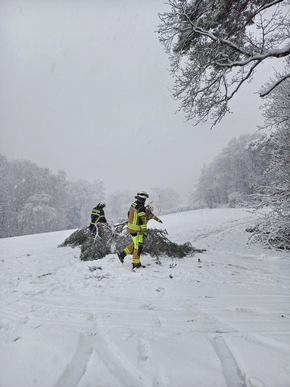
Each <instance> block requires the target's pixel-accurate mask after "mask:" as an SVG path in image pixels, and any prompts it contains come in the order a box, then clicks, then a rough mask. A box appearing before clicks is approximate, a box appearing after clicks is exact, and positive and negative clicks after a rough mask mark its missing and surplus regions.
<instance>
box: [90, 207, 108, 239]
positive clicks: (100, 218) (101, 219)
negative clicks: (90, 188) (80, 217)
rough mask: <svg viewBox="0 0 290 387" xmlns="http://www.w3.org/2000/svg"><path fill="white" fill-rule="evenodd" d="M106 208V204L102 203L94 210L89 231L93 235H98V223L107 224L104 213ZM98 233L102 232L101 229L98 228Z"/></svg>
mask: <svg viewBox="0 0 290 387" xmlns="http://www.w3.org/2000/svg"><path fill="white" fill-rule="evenodd" d="M105 207H106V202H105V201H101V202H100V203H99V204H98V205H97V206H96V207H94V208H93V209H92V213H91V222H90V226H89V229H90V232H91V233H92V234H93V235H96V232H97V227H98V223H107V219H106V216H105V212H104V208H105ZM98 231H100V228H98Z"/></svg>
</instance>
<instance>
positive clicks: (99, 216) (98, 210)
mask: <svg viewBox="0 0 290 387" xmlns="http://www.w3.org/2000/svg"><path fill="white" fill-rule="evenodd" d="M99 222H100V223H107V219H106V217H105V212H104V210H103V207H99V206H96V207H94V208H93V209H92V214H91V224H97V223H99Z"/></svg>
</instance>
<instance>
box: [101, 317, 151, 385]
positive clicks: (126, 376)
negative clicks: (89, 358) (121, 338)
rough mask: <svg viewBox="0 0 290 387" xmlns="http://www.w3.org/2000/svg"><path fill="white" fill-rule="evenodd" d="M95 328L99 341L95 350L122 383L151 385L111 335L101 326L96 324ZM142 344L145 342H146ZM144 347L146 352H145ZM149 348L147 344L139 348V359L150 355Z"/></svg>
mask: <svg viewBox="0 0 290 387" xmlns="http://www.w3.org/2000/svg"><path fill="white" fill-rule="evenodd" d="M95 329H96V332H95V339H96V342H97V345H96V348H95V350H96V351H97V353H98V355H99V357H100V358H101V359H102V361H103V363H104V364H105V366H106V367H107V369H108V370H109V371H110V372H111V374H112V375H114V376H115V377H116V378H117V379H118V380H119V381H120V383H121V385H123V386H126V387H147V386H150V385H151V382H150V380H148V379H147V378H146V376H145V375H144V374H143V373H141V372H140V370H138V369H136V366H135V365H134V364H132V363H131V362H130V361H129V359H128V358H126V356H125V355H124V353H122V352H120V350H119V348H118V347H117V346H116V345H115V344H114V343H113V342H112V341H111V339H110V337H109V336H108V335H107V334H106V333H105V332H103V331H102V329H101V328H100V326H99V325H97V324H96V327H95ZM142 344H144V342H143V343H142ZM142 344H141V346H142ZM146 344H147V343H146ZM144 349H145V352H143V350H144ZM147 350H148V348H147V345H145V347H143V348H142V349H140V348H139V360H140V359H141V361H144V360H145V357H146V356H148V355H147V353H148V352H147ZM144 356H145V357H144ZM142 357H143V359H142ZM146 361H147V359H146Z"/></svg>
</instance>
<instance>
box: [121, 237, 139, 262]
mask: <svg viewBox="0 0 290 387" xmlns="http://www.w3.org/2000/svg"><path fill="white" fill-rule="evenodd" d="M131 238H132V243H130V244H129V245H128V246H127V247H125V249H124V253H125V254H126V255H127V254H132V252H133V257H132V263H133V264H134V265H136V264H138V263H140V255H141V253H142V249H143V234H141V233H136V234H131Z"/></svg>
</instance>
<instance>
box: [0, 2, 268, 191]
mask: <svg viewBox="0 0 290 387" xmlns="http://www.w3.org/2000/svg"><path fill="white" fill-rule="evenodd" d="M166 8H167V6H166V5H165V4H164V1H160V0H124V1H122V0H78V1H77V0H49V1H48V0H1V2H0V36H1V40H0V50H1V55H0V85H1V86H0V105H1V110H0V152H1V153H2V154H5V155H6V156H7V157H8V158H9V159H28V160H31V161H33V162H36V163H37V164H38V165H39V166H41V167H47V168H49V169H51V170H52V171H53V172H57V171H58V170H64V171H66V172H67V173H68V176H69V177H70V178H84V179H87V180H94V179H95V180H102V181H103V182H104V184H105V188H106V191H107V193H110V192H113V191H117V190H123V189H126V188H130V189H132V190H141V189H142V190H143V189H145V190H148V191H149V192H150V188H153V187H173V188H175V189H176V190H177V191H178V192H181V193H189V192H191V191H192V190H193V186H194V183H195V182H196V179H197V178H198V176H199V173H200V169H201V167H202V166H203V164H205V163H208V162H210V161H211V160H212V159H213V158H214V157H215V156H216V155H217V154H218V153H219V151H220V150H221V148H222V147H224V146H226V145H227V143H228V141H229V140H230V139H231V138H233V137H235V136H239V135H240V134H244V133H254V132H255V130H256V127H257V125H258V124H260V123H261V122H262V120H261V111H260V110H259V105H260V104H261V101H260V99H259V97H258V96H257V95H256V94H254V92H255V91H257V87H258V88H259V86H260V84H262V81H263V79H262V81H261V78H263V76H262V77H260V78H259V79H258V80H257V81H255V82H254V83H252V84H250V85H249V86H247V87H245V88H244V89H243V90H242V91H241V93H240V94H239V96H238V98H237V100H236V101H235V102H234V104H233V106H232V109H233V112H234V114H232V115H230V116H228V117H227V118H226V119H225V120H224V121H223V122H222V123H221V124H220V125H219V126H218V127H215V128H214V129H213V130H210V127H209V126H207V125H204V126H198V127H194V126H193V124H192V123H191V122H186V121H185V118H184V114H183V113H182V112H180V113H177V114H176V113H175V112H176V110H177V108H178V102H176V101H174V100H173V99H172V98H171V95H170V91H169V89H170V88H171V86H172V85H173V81H172V79H171V76H170V73H169V61H168V58H167V56H166V54H165V53H164V49H163V47H162V46H161V44H160V43H159V41H158V35H157V33H156V32H155V31H156V30H157V25H158V23H159V19H158V12H162V11H164V10H165V9H166Z"/></svg>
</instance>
